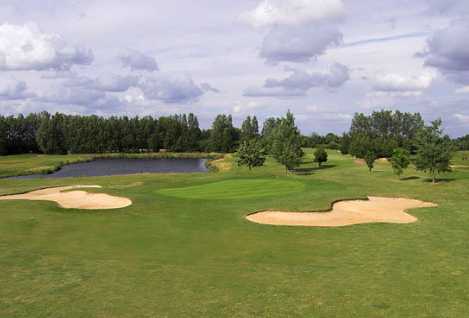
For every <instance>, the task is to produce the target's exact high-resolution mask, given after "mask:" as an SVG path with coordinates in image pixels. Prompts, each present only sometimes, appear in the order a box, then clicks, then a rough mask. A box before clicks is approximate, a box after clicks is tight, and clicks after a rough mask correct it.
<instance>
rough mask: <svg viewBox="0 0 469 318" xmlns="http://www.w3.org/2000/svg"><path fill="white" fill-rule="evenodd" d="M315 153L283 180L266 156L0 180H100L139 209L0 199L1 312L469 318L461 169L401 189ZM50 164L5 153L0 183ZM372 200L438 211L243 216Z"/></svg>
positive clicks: (13, 188)
mask: <svg viewBox="0 0 469 318" xmlns="http://www.w3.org/2000/svg"><path fill="white" fill-rule="evenodd" d="M311 158H312V152H311V150H308V151H307V157H306V158H305V163H304V165H303V166H302V167H301V168H302V169H307V170H309V171H311V173H309V174H306V175H296V174H290V175H289V176H284V170H283V167H281V166H279V165H277V164H276V163H275V162H274V161H272V160H270V159H269V160H268V161H267V163H266V166H265V167H263V168H259V169H255V170H253V171H252V172H249V171H248V169H246V168H239V167H236V166H233V167H232V169H231V170H228V171H225V172H223V173H206V174H203V173H194V174H160V175H155V174H153V175H152V174H142V175H132V176H112V177H99V178H96V177H95V178H77V179H47V180H37V179H33V180H7V179H1V180H0V193H3V194H5V193H13V192H20V191H26V190H28V189H33V188H36V187H44V186H55V185H66V184H99V185H102V186H103V189H96V190H93V191H97V192H101V191H102V192H106V193H110V194H115V195H120V196H126V197H129V198H131V199H132V200H133V202H134V204H133V205H132V206H130V207H128V208H125V209H122V210H115V211H105V212H82V211H78V210H64V209H61V208H59V207H57V206H56V205H55V204H53V203H49V202H32V201H5V202H0V286H1V288H0V317H28V318H30V317H51V318H54V317H71V318H74V317H320V318H323V317H360V318H362V317H386V318H387V317H396V318H402V317H465V316H466V315H467V312H468V310H469V294H468V293H467V290H468V289H469V275H468V272H469V269H468V265H467V260H468V258H469V249H468V246H467V242H469V231H468V228H469V213H468V203H467V199H468V191H467V189H468V188H469V171H467V170H464V169H462V170H455V171H454V172H453V173H450V174H447V175H445V176H443V178H444V181H445V182H441V183H439V184H437V185H432V184H430V183H428V182H427V181H426V180H427V177H426V176H425V175H423V174H421V173H419V172H416V171H415V170H413V169H409V170H408V171H406V174H405V176H404V177H406V178H407V179H406V180H404V181H399V180H398V178H397V177H396V176H395V175H394V174H393V173H392V171H391V167H390V165H389V164H383V163H378V164H377V165H376V170H375V171H374V172H373V173H371V174H370V173H369V172H368V170H367V168H366V167H365V166H360V165H357V164H356V163H354V161H353V159H352V158H351V157H348V156H342V155H340V154H338V153H336V152H335V151H329V158H330V162H329V165H328V167H326V168H322V169H316V168H315V167H316V166H315V165H313V164H312V163H311ZM48 160H50V162H52V161H54V160H55V158H53V157H48V156H45V157H43V158H41V157H35V156H29V157H24V156H14V157H5V158H1V159H0V174H3V175H6V174H8V173H10V172H15V171H16V172H18V171H22V170H24V169H34V168H35V167H40V166H43V165H45V162H49V161H48ZM5 162H9V163H10V164H6V163H5ZM15 162H17V163H15ZM269 180H271V182H268V181H269ZM266 184H268V185H266ZM259 187H266V188H267V190H265V191H266V192H268V193H269V195H265V192H264V190H261V189H258V188H259ZM279 189H282V190H279ZM293 190H294V191H293ZM175 194H176V195H175ZM366 195H375V196H389V197H409V198H416V199H421V200H425V201H430V202H435V203H437V204H439V207H438V208H436V209H435V208H434V209H418V210H412V211H411V212H410V213H411V214H413V215H415V216H417V217H418V219H419V221H418V222H417V223H413V224H405V225H398V224H366V225H356V226H350V227H345V228H302V227H278V226H266V225H259V224H254V223H250V222H248V221H246V220H245V218H244V217H245V215H246V214H248V213H249V212H253V211H257V210H262V209H281V210H295V211H296V210H302V211H308V210H320V209H326V208H328V207H329V205H330V203H331V202H332V201H334V200H337V199H344V198H355V197H362V196H366ZM223 196H225V197H223Z"/></svg>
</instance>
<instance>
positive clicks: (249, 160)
mask: <svg viewBox="0 0 469 318" xmlns="http://www.w3.org/2000/svg"><path fill="white" fill-rule="evenodd" d="M264 162H265V154H264V150H263V149H262V145H261V143H260V142H259V140H258V139H249V140H244V141H242V142H241V145H240V146H239V149H238V153H237V155H236V163H237V164H238V166H247V167H248V168H249V170H251V169H252V168H253V167H261V166H263V165H264Z"/></svg>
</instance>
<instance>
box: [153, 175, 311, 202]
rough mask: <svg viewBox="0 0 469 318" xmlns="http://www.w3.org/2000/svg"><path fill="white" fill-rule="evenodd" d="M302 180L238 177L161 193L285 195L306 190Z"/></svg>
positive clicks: (229, 197) (197, 196)
mask: <svg viewBox="0 0 469 318" xmlns="http://www.w3.org/2000/svg"><path fill="white" fill-rule="evenodd" d="M304 189H305V184H304V183H303V182H301V181H295V180H285V179H274V178H271V179H254V180H253V179H237V180H226V181H219V182H212V183H207V184H203V185H197V186H191V187H182V188H174V189H163V190H160V191H158V193H159V194H163V195H167V196H172V197H176V198H186V199H206V200H215V199H219V200H239V199H249V198H256V197H267V196H284V195H289V194H292V193H296V192H301V191H304Z"/></svg>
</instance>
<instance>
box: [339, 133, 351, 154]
mask: <svg viewBox="0 0 469 318" xmlns="http://www.w3.org/2000/svg"><path fill="white" fill-rule="evenodd" d="M350 143H351V138H350V134H343V135H342V138H340V146H339V150H340V152H341V153H342V154H343V155H348V154H349V153H350Z"/></svg>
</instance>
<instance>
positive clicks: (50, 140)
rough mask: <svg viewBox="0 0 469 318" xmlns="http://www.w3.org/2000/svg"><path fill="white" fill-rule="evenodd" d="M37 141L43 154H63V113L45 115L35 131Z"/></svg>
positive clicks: (64, 150) (64, 151) (65, 150)
mask: <svg viewBox="0 0 469 318" xmlns="http://www.w3.org/2000/svg"><path fill="white" fill-rule="evenodd" d="M36 140H37V143H38V145H39V148H40V149H41V151H42V152H43V153H45V154H65V153H66V152H67V149H66V148H65V136H64V131H63V115H61V114H55V115H53V116H52V117H45V118H44V119H43V120H42V123H41V125H40V126H39V129H38V131H37V136H36Z"/></svg>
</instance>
